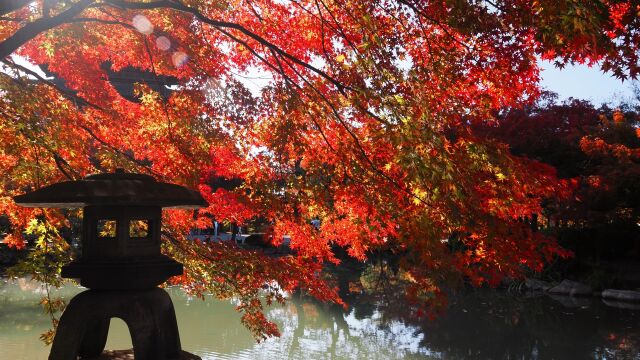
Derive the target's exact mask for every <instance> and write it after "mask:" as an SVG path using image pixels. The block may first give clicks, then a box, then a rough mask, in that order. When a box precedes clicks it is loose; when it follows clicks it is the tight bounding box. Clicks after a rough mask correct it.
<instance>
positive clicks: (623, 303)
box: [602, 299, 640, 310]
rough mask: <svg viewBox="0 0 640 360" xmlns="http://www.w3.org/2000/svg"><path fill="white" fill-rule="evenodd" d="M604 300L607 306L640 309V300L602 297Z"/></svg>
mask: <svg viewBox="0 0 640 360" xmlns="http://www.w3.org/2000/svg"><path fill="white" fill-rule="evenodd" d="M602 302H603V303H605V305H607V306H611V307H615V308H619V309H629V310H640V302H627V301H618V300H611V299H602Z"/></svg>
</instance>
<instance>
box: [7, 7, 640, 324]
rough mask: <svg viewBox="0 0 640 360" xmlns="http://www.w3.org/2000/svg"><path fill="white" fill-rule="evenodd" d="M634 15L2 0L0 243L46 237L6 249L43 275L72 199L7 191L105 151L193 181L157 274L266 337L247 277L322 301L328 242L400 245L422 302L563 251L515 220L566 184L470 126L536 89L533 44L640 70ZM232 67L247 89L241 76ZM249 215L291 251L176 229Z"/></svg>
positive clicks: (174, 215)
mask: <svg viewBox="0 0 640 360" xmlns="http://www.w3.org/2000/svg"><path fill="white" fill-rule="evenodd" d="M639 11H640V5H638V4H637V3H636V2H635V1H621V0H608V1H575V0H573V1H570V0H563V1H551V0H540V1H524V0H496V1H463V0H443V1H414V0H396V1H390V0H389V1H349V0H332V1H327V0H291V1H272V0H246V1H223V0H184V1H179V0H155V1H124V0H76V1H54V0H42V1H35V2H32V1H26V0H24V1H23V0H12V1H8V2H3V5H2V7H0V14H1V17H0V59H2V60H1V61H2V63H3V64H4V68H3V72H2V73H1V74H0V89H2V93H1V94H2V95H1V96H0V140H1V141H0V143H1V145H0V164H2V169H3V172H4V174H3V177H2V181H1V186H0V191H1V192H0V196H2V200H1V201H0V212H1V213H2V214H4V216H6V217H7V218H8V219H9V220H10V222H11V225H12V226H11V229H12V231H11V233H10V234H8V235H7V236H6V237H5V238H4V241H5V242H6V243H8V244H11V245H12V246H15V247H23V246H25V240H24V233H23V230H24V229H25V228H27V229H29V232H31V233H37V234H45V235H43V236H39V237H38V238H37V241H35V242H34V243H33V244H31V246H32V248H33V249H34V250H33V251H32V252H31V253H30V255H29V258H28V259H27V261H26V262H25V263H24V264H26V265H25V266H26V269H27V270H29V269H30V270H31V271H35V270H36V269H37V270H41V268H42V267H44V266H46V271H44V273H47V274H50V275H52V276H53V275H55V272H56V271H57V269H58V267H59V265H60V263H61V262H63V261H65V258H68V257H69V256H73V254H72V253H73V252H72V251H70V250H69V247H68V245H67V243H66V241H65V240H64V239H65V236H62V235H61V231H63V230H64V229H68V228H70V227H72V226H71V225H72V224H71V223H70V221H73V219H74V218H77V217H78V216H79V214H77V213H73V212H57V211H43V210H32V209H21V208H19V207H17V206H16V205H15V203H14V202H13V201H12V200H11V196H13V195H16V194H19V193H23V192H25V191H28V190H32V189H35V188H38V187H40V186H43V185H45V184H49V183H52V182H56V181H60V180H64V179H78V178H80V177H81V176H83V175H85V174H87V173H91V172H96V171H108V170H113V169H114V168H115V167H124V168H126V169H128V170H130V171H137V172H144V173H148V174H151V175H153V176H155V177H157V178H159V179H161V180H163V181H168V182H176V183H180V184H184V185H187V186H191V187H194V188H196V187H197V188H198V189H199V190H200V191H201V192H202V194H203V195H204V196H205V198H206V199H207V200H208V201H209V203H210V206H209V207H208V208H206V209H204V210H202V211H199V212H198V213H197V215H198V216H196V217H195V218H194V216H193V214H192V213H189V212H184V211H170V212H167V213H166V214H165V215H166V221H165V222H166V223H167V226H166V227H165V229H164V238H165V240H166V241H165V243H164V251H166V252H167V253H169V254H171V255H172V256H173V257H175V258H176V259H178V260H179V261H182V262H184V263H185V268H186V273H185V275H184V276H183V277H182V278H179V279H174V281H175V282H178V283H182V284H183V285H185V286H186V287H188V288H190V289H191V290H192V291H194V292H195V293H202V292H206V291H212V292H214V293H216V294H218V295H219V296H220V297H223V298H228V297H237V298H238V299H239V304H240V305H239V310H241V311H242V312H243V321H244V323H245V324H246V325H247V326H249V327H250V328H251V329H252V331H254V333H255V334H256V336H258V337H262V336H270V335H275V334H277V329H276V328H275V327H274V326H273V324H271V323H270V322H269V321H268V320H267V319H266V318H265V317H264V315H263V314H262V312H261V309H262V306H263V303H262V302H261V301H260V296H261V294H262V292H261V289H262V288H263V287H264V285H265V284H268V285H269V286H267V287H266V289H264V291H266V293H267V300H269V301H271V300H280V301H282V296H281V294H280V292H279V291H280V289H283V290H285V291H291V290H293V289H296V288H301V289H304V290H306V291H308V292H309V293H311V294H312V295H314V296H317V297H319V298H321V299H324V300H333V301H339V298H338V296H337V293H336V291H335V290H334V289H332V287H331V282H330V281H327V280H326V279H324V278H323V277H322V275H321V272H320V269H321V268H322V264H323V263H326V262H338V261H339V260H338V259H337V258H336V256H335V255H334V252H333V249H334V248H335V247H342V248H346V249H347V252H348V253H349V255H351V256H353V257H355V258H357V259H360V260H363V259H365V258H366V256H367V254H368V253H369V252H370V251H371V250H374V249H384V250H386V251H389V252H393V253H395V254H397V256H398V257H400V260H399V265H398V266H400V267H401V268H402V270H403V274H404V275H403V276H404V278H405V279H406V280H407V282H408V283H409V284H410V285H408V286H407V293H408V295H409V297H410V298H411V299H413V300H415V301H416V302H418V303H422V302H425V301H429V300H432V301H436V302H439V301H438V300H441V299H442V291H441V289H442V287H443V286H448V285H451V284H453V283H459V282H461V281H470V282H471V283H473V284H476V285H481V284H486V283H488V284H491V285H495V284H497V283H498V282H499V281H500V280H501V279H502V278H503V277H504V276H510V277H518V276H521V275H522V273H523V271H524V270H525V269H531V270H534V271H539V270H541V269H542V267H543V266H544V264H545V263H546V262H548V261H550V260H551V259H553V258H554V257H555V256H567V255H568V253H567V252H566V251H564V250H563V249H561V248H560V247H559V246H558V245H557V244H556V242H555V241H554V240H553V239H552V238H550V237H546V236H544V235H543V234H541V233H540V232H536V231H534V230H533V229H531V228H530V227H529V226H528V225H527V224H526V223H525V222H523V221H521V219H522V218H524V217H527V216H530V215H531V214H533V213H539V212H540V211H541V205H540V202H541V200H542V199H544V198H548V197H551V196H562V195H563V194H564V193H565V192H566V189H565V186H564V184H563V183H562V182H558V181H557V180H556V178H555V171H554V169H553V168H552V167H550V166H548V165H544V164H541V163H539V162H537V161H534V160H529V159H526V158H522V157H518V156H514V155H513V154H511V153H510V151H509V149H508V147H507V146H506V145H505V144H503V143H502V142H500V141H496V140H493V139H491V138H488V137H486V136H483V135H482V134H479V133H476V132H474V130H473V128H472V127H471V126H469V125H470V124H473V123H477V122H487V121H492V119H495V118H496V113H497V111H499V110H500V109H503V108H506V107H517V106H521V105H523V104H530V103H532V102H533V101H535V99H536V98H537V97H538V96H539V94H540V90H539V86H538V80H539V68H538V66H537V63H536V61H537V58H538V57H541V58H544V59H550V60H555V61H557V64H558V65H560V66H562V65H564V64H567V63H573V62H580V63H588V64H599V65H600V66H601V67H602V68H603V69H604V70H608V71H611V72H612V73H614V74H615V75H617V76H618V77H623V78H624V77H632V78H634V77H636V76H637V74H638V70H639V69H640V67H639V64H638V46H639V45H640V33H639V32H638V22H639V21H640V20H639V18H640V17H639V16H638V12H639ZM19 59H26V60H27V61H29V62H31V63H32V64H38V65H41V66H43V68H46V70H47V72H48V73H50V74H53V76H55V78H54V79H51V78H45V77H43V76H41V75H39V74H38V73H37V72H34V71H33V70H32V69H31V68H29V67H28V66H27V67H25V66H24V65H21V62H20V61H19ZM130 69H138V70H139V71H144V72H147V73H150V74H153V77H154V78H156V79H158V80H157V81H156V83H155V86H153V84H151V83H150V82H149V81H147V82H145V81H141V82H140V83H139V84H136V85H135V86H134V88H133V97H129V96H123V95H122V93H121V92H119V91H118V89H117V88H116V87H114V81H115V80H116V78H117V74H119V73H122V72H123V71H124V72H126V71H128V70H130ZM247 77H249V78H255V77H265V78H266V80H265V81H264V83H265V85H264V86H262V87H261V88H260V89H257V90H256V89H253V91H252V90H250V89H248V88H247V86H246V83H247V82H246V81H244V82H243V81H241V80H242V79H244V78H247ZM167 79H175V84H174V83H172V84H171V85H172V86H171V91H170V92H165V91H163V90H162V89H163V88H164V87H163V86H158V84H160V85H163V84H165V81H167V82H166V84H168V80H167ZM250 80H251V79H249V81H250ZM216 179H226V180H229V181H230V180H234V181H236V180H237V181H236V182H237V184H236V185H235V186H232V187H228V188H225V187H219V188H215V187H212V186H211V185H212V184H216V183H217V182H218V180H216ZM256 217H261V218H264V219H267V220H268V221H269V222H270V223H271V224H272V228H273V239H274V241H275V242H276V243H277V242H278V241H280V240H281V239H282V238H283V236H284V235H289V237H290V239H291V244H290V246H291V248H292V249H293V250H294V251H295V255H292V256H286V257H280V258H271V257H267V256H264V255H261V254H260V253H258V252H249V251H246V250H242V249H239V248H238V247H235V246H230V245H227V244H220V243H213V244H199V243H193V242H189V241H187V240H185V236H184V235H185V234H186V233H187V232H188V230H189V229H190V228H192V227H201V228H204V227H210V226H211V221H212V220H211V219H212V218H215V219H218V220H220V221H229V222H233V223H237V224H243V223H245V222H247V221H249V220H251V219H253V218H256ZM313 219H318V220H320V221H321V225H320V228H319V230H317V229H316V227H314V226H312V225H311V224H310V221H311V220H313ZM52 251H53V254H54V255H55V256H52V255H51V252H52ZM29 264H30V266H28V265H29ZM47 279H48V278H47ZM47 279H44V280H47Z"/></svg>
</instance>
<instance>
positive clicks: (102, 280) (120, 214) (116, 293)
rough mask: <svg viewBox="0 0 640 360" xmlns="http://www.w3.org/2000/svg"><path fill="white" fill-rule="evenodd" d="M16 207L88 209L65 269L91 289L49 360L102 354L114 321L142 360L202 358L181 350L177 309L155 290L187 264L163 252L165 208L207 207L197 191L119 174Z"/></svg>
mask: <svg viewBox="0 0 640 360" xmlns="http://www.w3.org/2000/svg"><path fill="white" fill-rule="evenodd" d="M14 200H15V202H16V203H17V204H18V205H21V206H27V207H49V208H78V207H82V208H83V221H82V234H81V237H80V240H81V244H82V255H81V256H80V258H79V259H77V260H76V261H73V262H71V263H70V264H68V265H66V266H64V267H63V268H62V277H65V278H73V279H78V280H79V281H80V284H81V285H82V286H85V287H87V288H89V289H90V290H87V291H85V292H82V293H80V294H78V295H77V296H76V297H74V298H73V299H72V300H71V302H70V303H69V305H68V306H67V309H66V310H65V312H64V313H63V314H62V317H61V319H60V323H59V325H58V328H57V331H56V336H55V338H54V342H53V345H52V348H51V353H50V355H49V360H76V358H77V357H78V356H80V357H81V358H91V357H95V356H98V355H100V354H101V353H102V351H103V349H104V346H105V344H106V340H107V334H108V330H109V320H110V319H111V318H113V317H118V318H121V319H122V320H124V321H125V323H126V324H127V325H128V327H129V331H130V333H131V337H132V343H133V351H134V354H135V359H137V360H147V359H148V360H173V359H195V358H197V357H195V356H194V355H191V354H188V353H186V352H184V351H182V349H181V347H180V338H179V335H178V328H177V323H176V318H175V312H174V309H173V304H172V302H171V299H170V298H169V295H168V294H167V293H166V292H165V291H164V290H162V289H159V288H157V286H158V285H160V284H161V283H163V282H164V281H166V280H167V279H169V278H170V277H172V276H175V275H181V274H182V264H180V263H178V262H176V261H175V260H173V259H171V258H169V257H168V256H166V255H163V254H161V253H160V229H161V218H162V208H181V209H194V208H199V207H203V206H206V205H207V203H206V201H205V200H204V199H203V198H202V196H201V195H200V194H199V193H198V192H195V191H193V190H189V189H187V188H185V187H182V186H179V185H175V184H168V183H164V182H158V181H156V180H155V179H154V178H153V177H151V176H148V175H143V174H133V173H125V172H124V171H122V170H121V169H118V170H116V172H115V173H103V174H96V175H90V176H87V177H85V178H84V179H82V180H77V181H66V182H61V183H57V184H53V185H50V186H46V187H44V188H41V189H39V190H36V191H34V192H31V193H27V194H24V195H20V196H16V197H15V198H14Z"/></svg>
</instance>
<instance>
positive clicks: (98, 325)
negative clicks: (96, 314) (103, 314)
mask: <svg viewBox="0 0 640 360" xmlns="http://www.w3.org/2000/svg"><path fill="white" fill-rule="evenodd" d="M110 322H111V319H109V318H106V319H96V320H94V321H93V322H92V323H91V324H89V326H88V327H87V329H86V331H85V334H84V337H83V339H82V343H81V344H80V350H79V351H78V355H80V357H81V358H90V357H95V356H98V355H100V354H102V350H104V347H105V345H106V344H107V336H108V335H109V323H110Z"/></svg>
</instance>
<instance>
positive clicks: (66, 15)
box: [0, 0, 94, 59]
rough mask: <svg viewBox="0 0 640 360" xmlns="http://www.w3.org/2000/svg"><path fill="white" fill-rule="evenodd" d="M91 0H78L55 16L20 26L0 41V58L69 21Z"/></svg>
mask: <svg viewBox="0 0 640 360" xmlns="http://www.w3.org/2000/svg"><path fill="white" fill-rule="evenodd" d="M93 1H94V0H80V1H78V2H77V3H75V4H73V5H71V6H69V8H68V9H67V10H65V11H63V12H61V13H60V14H58V15H56V16H52V17H46V18H40V19H38V20H35V21H33V22H30V23H28V24H27V25H25V26H23V27H21V28H20V29H18V31H16V32H15V33H13V35H11V36H9V37H8V38H7V39H5V40H4V41H2V42H1V43H0V59H4V58H6V57H7V56H9V55H11V54H12V53H13V52H14V51H16V50H17V49H18V48H19V47H20V46H22V45H24V44H25V43H26V42H27V41H29V40H31V39H33V38H35V37H36V36H38V35H39V34H40V33H42V32H44V31H46V30H49V29H52V28H54V27H56V26H59V25H61V24H64V23H66V22H69V21H70V20H71V19H72V18H73V17H74V16H76V15H78V14H80V13H81V12H83V11H84V10H85V9H86V8H87V7H88V6H89V5H91V4H92V3H93Z"/></svg>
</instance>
